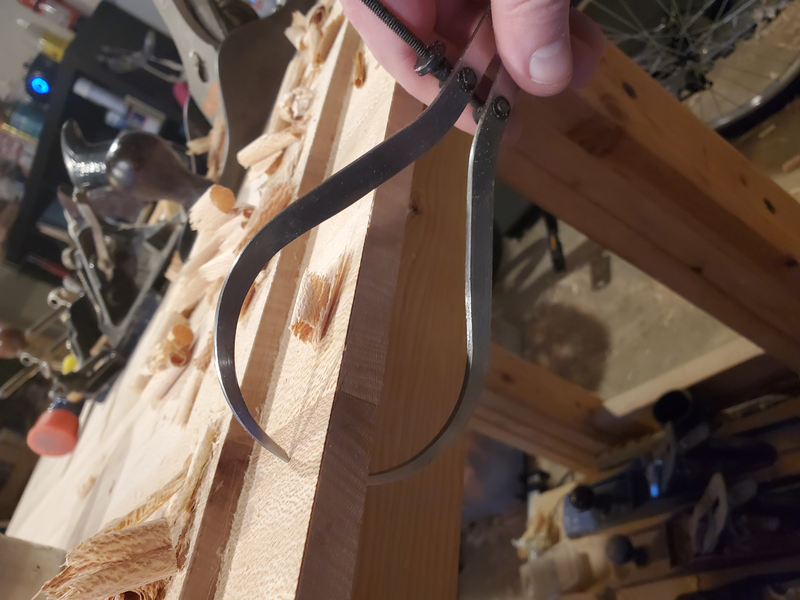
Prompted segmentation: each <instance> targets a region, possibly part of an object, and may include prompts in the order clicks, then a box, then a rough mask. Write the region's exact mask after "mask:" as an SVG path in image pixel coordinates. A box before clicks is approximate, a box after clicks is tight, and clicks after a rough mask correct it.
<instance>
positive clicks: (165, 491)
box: [101, 457, 191, 533]
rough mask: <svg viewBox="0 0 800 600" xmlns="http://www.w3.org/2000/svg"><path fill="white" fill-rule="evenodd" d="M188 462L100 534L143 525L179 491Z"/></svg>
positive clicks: (187, 460) (187, 469)
mask: <svg viewBox="0 0 800 600" xmlns="http://www.w3.org/2000/svg"><path fill="white" fill-rule="evenodd" d="M190 460H191V457H189V458H187V459H186V462H185V463H184V465H183V468H182V469H181V471H180V473H178V474H177V475H175V477H173V478H172V479H170V480H169V481H168V482H167V483H165V484H164V486H163V487H161V489H159V490H156V491H155V492H153V493H152V494H150V495H149V496H148V497H147V498H146V499H145V501H144V502H143V503H142V504H141V505H140V506H138V507H136V508H135V509H133V510H132V511H131V512H129V513H128V514H127V515H124V516H122V517H120V518H118V519H114V520H113V521H111V522H110V523H108V524H107V525H106V526H105V527H103V529H102V530H101V533H109V532H111V531H119V530H120V529H125V528H126V527H131V526H133V525H138V524H139V523H143V522H144V521H145V520H146V519H147V518H148V517H151V516H152V515H153V514H154V513H155V512H156V511H157V510H158V509H159V508H161V507H162V506H164V504H166V503H167V501H168V500H169V499H170V498H172V497H173V496H174V495H175V494H176V493H177V492H178V490H179V489H181V486H182V485H183V483H184V481H185V480H186V475H187V473H188V472H189V464H190Z"/></svg>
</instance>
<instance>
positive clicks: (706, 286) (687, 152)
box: [498, 45, 800, 369]
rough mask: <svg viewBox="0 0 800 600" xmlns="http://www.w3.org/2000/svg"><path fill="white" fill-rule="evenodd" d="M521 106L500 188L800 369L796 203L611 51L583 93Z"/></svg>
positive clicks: (799, 222)
mask: <svg viewBox="0 0 800 600" xmlns="http://www.w3.org/2000/svg"><path fill="white" fill-rule="evenodd" d="M518 106H519V107H520V108H519V109H518V111H517V112H518V114H521V121H522V129H523V132H522V136H521V138H520V141H519V142H518V143H517V144H516V145H515V146H514V147H512V148H508V149H507V150H506V151H505V152H504V154H503V156H502V158H501V161H500V163H499V167H498V168H499V174H500V176H501V177H502V178H503V179H505V180H506V181H507V182H508V183H509V184H510V185H511V186H512V187H514V188H515V189H517V190H518V191H519V192H521V193H523V194H524V195H526V196H528V197H529V198H530V199H531V200H532V201H534V202H536V203H537V204H539V205H540V206H542V207H543V208H545V209H546V210H548V211H550V212H552V213H553V214H555V215H556V216H558V217H559V218H562V219H564V220H565V221H567V222H569V223H570V224H571V225H573V226H575V227H576V228H577V229H579V230H581V231H583V232H584V233H585V234H586V235H588V236H589V237H590V238H592V239H593V240H595V241H596V242H598V243H599V244H601V245H602V246H603V247H605V248H607V249H609V250H611V251H613V252H615V253H617V254H619V255H620V256H622V257H623V258H624V259H626V260H628V261H630V262H631V263H633V264H634V265H636V266H637V267H639V268H641V269H642V270H644V271H645V272H647V273H649V274H650V275H652V276H653V277H655V278H656V279H659V280H661V281H662V282H664V283H665V284H667V285H668V286H670V287H671V288H672V289H673V290H675V291H676V292H678V293H680V294H681V295H683V296H684V297H686V298H687V299H688V300H689V301H691V302H693V303H695V304H696V305H697V306H699V307H700V308H702V309H704V310H706V311H707V312H709V313H710V314H712V315H713V316H715V317H717V318H718V319H720V320H721V321H723V322H724V323H726V324H727V325H728V326H730V327H732V328H733V329H735V330H737V331H739V332H740V333H741V334H742V335H744V336H745V337H747V338H749V339H751V340H752V341H753V342H755V343H756V344H758V345H759V346H761V347H763V348H764V349H765V350H766V351H767V352H768V353H770V354H772V355H773V356H775V357H776V358H779V359H780V360H782V361H784V362H786V364H787V365H789V366H791V367H793V368H795V369H800V343H798V342H800V311H798V310H797V308H798V304H797V297H798V290H800V275H799V274H798V273H799V272H800V266H798V262H797V260H796V258H797V257H799V256H800V233H798V232H800V227H798V226H800V206H798V204H797V202H796V201H795V200H794V199H793V198H791V196H789V195H788V194H786V193H785V192H784V191H782V190H781V189H780V188H778V186H777V185H775V184H774V183H773V182H772V181H770V180H769V179H768V178H767V177H765V176H763V175H761V174H760V173H758V172H757V171H756V169H755V167H753V166H752V165H751V164H749V163H748V162H747V160H746V159H744V158H743V157H742V156H741V155H740V154H739V153H738V152H736V150H734V149H733V148H732V147H731V146H730V145H729V144H728V143H727V142H725V141H724V140H722V139H721V138H719V136H717V135H716V134H714V133H713V132H711V131H709V130H707V129H706V128H705V127H704V126H703V125H702V124H701V123H700V122H699V121H697V120H696V119H695V118H694V117H693V116H692V115H691V114H690V113H689V112H688V111H687V110H686V109H685V108H684V107H682V106H681V105H680V104H679V103H678V102H677V101H675V100H674V99H672V98H671V97H670V96H669V95H668V94H667V93H666V91H665V90H663V89H662V88H661V86H660V85H659V84H658V83H657V82H655V81H653V80H652V79H651V78H650V77H648V76H647V74H645V73H644V72H643V71H641V70H640V69H639V68H638V67H636V66H635V65H634V64H633V63H632V62H631V61H630V60H629V59H627V58H626V57H624V55H622V53H621V52H619V51H618V50H617V49H616V48H614V47H613V46H611V45H608V46H607V49H606V53H605V56H604V58H603V60H602V62H601V65H600V70H599V72H598V74H597V75H596V76H595V78H594V79H593V81H592V82H591V84H590V85H589V86H588V87H587V88H586V89H584V90H581V91H579V92H574V91H568V92H566V93H564V94H561V95H559V96H558V97H557V98H551V99H535V98H531V97H529V96H525V97H523V98H522V99H521V101H520V103H519V104H518ZM770 207H771V208H770Z"/></svg>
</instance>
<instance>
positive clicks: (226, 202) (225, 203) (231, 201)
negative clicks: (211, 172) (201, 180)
mask: <svg viewBox="0 0 800 600" xmlns="http://www.w3.org/2000/svg"><path fill="white" fill-rule="evenodd" d="M208 191H209V196H210V197H211V202H213V203H214V206H216V207H217V208H218V209H219V210H220V211H222V212H223V213H230V212H233V206H234V205H235V204H236V196H235V195H234V193H233V192H232V191H231V190H229V189H228V188H226V187H225V186H222V185H217V184H216V183H215V184H214V185H212V186H211V188H210V189H209V190H208Z"/></svg>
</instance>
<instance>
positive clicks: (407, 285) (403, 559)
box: [353, 131, 471, 600]
mask: <svg viewBox="0 0 800 600" xmlns="http://www.w3.org/2000/svg"><path fill="white" fill-rule="evenodd" d="M470 144H471V139H470V138H469V137H468V136H466V135H465V134H463V133H460V132H458V131H453V132H451V133H450V134H449V135H448V136H447V137H445V139H444V140H442V141H441V142H440V143H439V144H438V145H437V146H436V147H435V148H434V149H433V150H432V151H431V152H430V153H429V154H428V155H426V156H425V157H424V158H422V159H421V160H419V161H417V163H416V165H415V166H414V179H413V183H412V187H411V194H410V196H409V209H410V210H409V214H408V220H407V222H406V235H405V243H404V245H403V253H402V258H401V264H400V276H399V283H398V288H397V295H396V301H395V304H394V306H393V309H392V317H391V320H392V324H391V329H390V331H391V336H390V338H389V349H388V357H387V366H386V375H385V380H384V388H383V393H382V394H381V402H380V404H379V405H378V409H377V412H378V416H377V425H376V431H375V443H374V446H373V449H372V460H371V463H370V467H371V470H373V471H375V470H382V469H386V468H390V467H392V466H394V465H397V464H399V463H401V462H403V461H404V460H407V459H408V458H410V457H411V456H413V455H414V454H416V453H417V452H418V451H419V450H420V449H422V448H423V447H424V446H425V445H426V444H427V443H428V442H429V441H430V440H431V439H433V436H434V435H435V434H436V433H437V431H438V430H439V429H440V428H441V427H442V425H443V424H444V422H445V420H446V419H447V417H448V416H449V414H450V412H451V410H452V409H453V406H454V404H455V401H456V398H457V397H458V393H459V390H460V388H461V382H462V380H463V377H464V365H465V364H466V355H465V354H466V351H465V347H466V345H465V328H464V292H463V289H464V236H465V227H464V223H465V219H466V205H465V198H466V185H467V166H468V157H469V151H470ZM463 480H464V464H463V455H462V451H461V447H460V444H456V445H454V446H453V447H452V448H449V449H448V450H447V451H446V452H445V453H444V455H443V456H441V457H439V458H438V459H437V460H436V462H435V463H434V464H433V465H431V466H430V467H428V468H427V469H426V470H425V471H423V472H421V473H419V474H417V475H415V476H413V477H411V478H409V479H408V480H405V481H401V482H398V483H393V484H388V485H384V486H379V487H371V488H369V489H368V492H367V501H366V508H365V512H364V530H363V532H362V536H361V545H360V548H359V559H358V569H357V577H356V585H355V591H354V595H353V598H354V599H356V600H371V599H373V598H382V599H384V600H395V599H396V600H400V599H406V598H441V599H447V598H452V599H455V598H456V592H457V589H456V584H457V579H458V548H459V531H460V525H461V495H462V486H463Z"/></svg>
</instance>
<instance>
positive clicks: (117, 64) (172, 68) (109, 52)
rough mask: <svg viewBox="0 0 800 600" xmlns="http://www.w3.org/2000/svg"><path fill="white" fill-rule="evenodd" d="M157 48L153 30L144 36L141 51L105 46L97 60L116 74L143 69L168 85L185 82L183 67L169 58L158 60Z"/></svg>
mask: <svg viewBox="0 0 800 600" xmlns="http://www.w3.org/2000/svg"><path fill="white" fill-rule="evenodd" d="M155 46H156V32H155V31H153V30H152V29H151V30H150V31H148V32H147V34H146V35H145V36H144V44H143V46H142V49H141V50H128V49H127V48H118V47H112V46H103V47H102V48H101V49H100V54H98V55H97V60H98V62H101V63H104V64H105V65H107V66H108V68H109V69H111V70H112V71H114V72H115V73H131V72H133V71H138V70H139V69H141V70H143V71H146V72H147V73H150V74H151V75H155V76H156V77H158V78H159V79H163V80H164V81H166V82H167V83H177V82H178V81H183V78H184V74H183V65H181V63H179V62H176V61H174V60H170V59H168V58H158V57H157V56H156V55H155Z"/></svg>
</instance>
